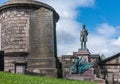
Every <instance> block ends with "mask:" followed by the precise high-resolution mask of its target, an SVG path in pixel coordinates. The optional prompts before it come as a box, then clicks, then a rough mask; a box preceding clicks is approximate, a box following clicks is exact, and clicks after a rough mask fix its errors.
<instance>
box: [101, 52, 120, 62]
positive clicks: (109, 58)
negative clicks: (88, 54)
mask: <svg viewBox="0 0 120 84" xmlns="http://www.w3.org/2000/svg"><path fill="white" fill-rule="evenodd" d="M119 56H120V53H118V54H116V55H113V56H111V57H108V58H106V59H104V60H103V61H101V62H102V63H105V62H108V61H110V60H112V59H114V58H116V57H119Z"/></svg>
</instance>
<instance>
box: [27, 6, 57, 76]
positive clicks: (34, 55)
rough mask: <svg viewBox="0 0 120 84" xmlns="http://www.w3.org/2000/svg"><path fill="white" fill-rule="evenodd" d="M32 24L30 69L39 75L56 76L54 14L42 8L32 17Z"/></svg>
mask: <svg viewBox="0 0 120 84" xmlns="http://www.w3.org/2000/svg"><path fill="white" fill-rule="evenodd" d="M30 22H31V26H30V27H31V28H30V56H29V57H28V58H29V59H28V69H29V70H31V71H35V72H36V71H37V73H42V72H44V73H45V74H50V73H55V74H56V73H57V72H56V58H55V48H54V47H55V46H54V45H55V43H54V40H55V38H54V24H55V23H54V16H53V12H52V11H50V10H48V9H45V8H40V9H38V10H36V11H35V13H34V14H32V15H31V19H30ZM49 71H50V72H49ZM48 72H49V73H48Z"/></svg>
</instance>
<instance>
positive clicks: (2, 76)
mask: <svg viewBox="0 0 120 84" xmlns="http://www.w3.org/2000/svg"><path fill="white" fill-rule="evenodd" d="M0 84H95V83H92V82H86V81H78V80H76V81H74V80H66V79H57V78H49V77H39V76H29V75H22V74H13V73H6V72H0Z"/></svg>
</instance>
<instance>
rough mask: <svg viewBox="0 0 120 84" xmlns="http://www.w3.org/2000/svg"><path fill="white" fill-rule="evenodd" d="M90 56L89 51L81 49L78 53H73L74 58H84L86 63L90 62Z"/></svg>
mask: <svg viewBox="0 0 120 84" xmlns="http://www.w3.org/2000/svg"><path fill="white" fill-rule="evenodd" d="M89 55H90V52H89V50H82V49H79V50H78V52H73V57H77V56H78V57H83V58H84V59H85V61H86V62H89Z"/></svg>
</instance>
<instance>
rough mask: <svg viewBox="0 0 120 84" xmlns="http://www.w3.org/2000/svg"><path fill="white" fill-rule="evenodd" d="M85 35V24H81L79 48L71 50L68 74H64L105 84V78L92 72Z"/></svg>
mask: <svg viewBox="0 0 120 84" xmlns="http://www.w3.org/2000/svg"><path fill="white" fill-rule="evenodd" d="M87 36H88V31H87V29H85V25H83V29H82V30H81V32H80V41H81V48H80V49H78V52H73V56H71V57H70V63H72V64H71V66H70V67H69V74H67V75H66V78H67V79H71V80H87V81H93V82H96V83H97V84H105V80H103V79H101V78H97V77H96V74H95V73H94V63H93V62H91V61H90V58H91V57H90V56H91V54H90V52H89V50H88V49H87V46H86V42H87ZM67 59H68V58H67Z"/></svg>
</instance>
